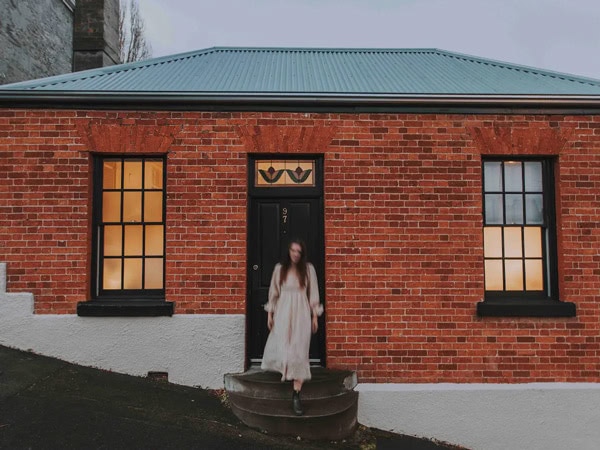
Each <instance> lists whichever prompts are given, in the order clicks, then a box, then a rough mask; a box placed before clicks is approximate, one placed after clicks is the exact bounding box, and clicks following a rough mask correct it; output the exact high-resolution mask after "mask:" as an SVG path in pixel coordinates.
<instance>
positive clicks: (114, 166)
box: [94, 157, 165, 298]
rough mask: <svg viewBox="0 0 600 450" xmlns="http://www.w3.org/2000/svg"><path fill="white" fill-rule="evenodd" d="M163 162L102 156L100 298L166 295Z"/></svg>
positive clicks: (98, 173) (98, 170)
mask: <svg viewBox="0 0 600 450" xmlns="http://www.w3.org/2000/svg"><path fill="white" fill-rule="evenodd" d="M164 164H165V163H164V160H163V159H162V158H155V157H153V158H140V157H134V158H123V157H106V158H98V160H97V161H96V166H95V174H94V175H95V177H96V180H98V181H97V184H96V189H95V199H94V200H95V211H96V213H95V219H94V230H95V236H94V237H95V239H94V252H95V254H94V263H95V273H96V277H95V280H94V281H95V286H94V290H95V296H96V297H100V298H103V297H109V298H110V297H123V296H136V298H138V296H142V298H144V297H145V296H150V297H152V296H160V295H162V294H164V267H165V242H164V236H165V218H164V211H165V188H164Z"/></svg>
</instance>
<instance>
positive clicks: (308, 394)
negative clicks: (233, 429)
mask: <svg viewBox="0 0 600 450" xmlns="http://www.w3.org/2000/svg"><path fill="white" fill-rule="evenodd" d="M311 374H312V379H311V380H310V381H307V382H305V383H304V385H303V386H302V398H305V399H313V398H323V397H328V396H330V395H337V394H339V393H341V392H345V391H351V390H353V389H354V388H355V387H356V384H357V378H356V373H355V372H352V371H349V370H334V369H325V368H323V367H313V368H311ZM225 389H226V390H227V392H236V393H239V394H243V395H245V396H247V397H254V398H280V399H289V398H290V395H291V392H292V382H291V381H284V382H282V381H281V374H279V373H276V372H266V371H262V370H260V369H251V370H249V371H247V372H244V373H243V374H227V375H225Z"/></svg>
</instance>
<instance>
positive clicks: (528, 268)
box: [525, 259, 544, 291]
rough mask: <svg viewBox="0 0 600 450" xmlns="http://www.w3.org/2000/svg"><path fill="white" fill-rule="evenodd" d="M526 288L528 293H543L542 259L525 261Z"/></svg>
mask: <svg viewBox="0 0 600 450" xmlns="http://www.w3.org/2000/svg"><path fill="white" fill-rule="evenodd" d="M525 276H526V280H525V286H526V289H527V290H528V291H541V290H543V289H544V275H543V269H542V260H541V259H529V260H526V261H525Z"/></svg>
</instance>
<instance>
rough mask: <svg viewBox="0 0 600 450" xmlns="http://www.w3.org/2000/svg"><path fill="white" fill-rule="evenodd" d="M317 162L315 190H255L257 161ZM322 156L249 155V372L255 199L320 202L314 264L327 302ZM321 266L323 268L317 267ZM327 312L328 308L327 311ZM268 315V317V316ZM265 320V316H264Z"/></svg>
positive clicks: (323, 337) (323, 350)
mask: <svg viewBox="0 0 600 450" xmlns="http://www.w3.org/2000/svg"><path fill="white" fill-rule="evenodd" d="M269 159H272V160H314V161H315V166H314V167H315V169H314V170H315V183H314V186H307V187H256V186H255V177H256V172H255V161H257V160H269ZM323 160H324V155H323V154H312V153H302V154H293V155H290V154H265V153H250V154H248V166H247V167H248V176H247V180H248V197H247V205H246V206H247V216H246V336H245V349H246V350H245V365H246V368H249V367H250V366H251V365H252V362H251V355H250V354H249V349H250V339H251V338H252V337H251V336H250V318H251V314H250V308H251V302H250V300H251V296H252V281H251V277H252V270H253V269H252V262H251V260H250V259H251V256H252V253H251V252H252V248H251V243H250V227H251V208H252V200H253V199H261V198H262V199H274V200H277V199H281V200H284V199H300V198H313V199H319V202H318V204H319V212H320V217H319V218H318V222H319V223H318V227H319V242H318V246H319V247H320V248H321V251H320V255H318V257H319V258H320V261H319V264H315V265H316V266H317V267H315V269H316V271H317V279H318V281H319V296H320V300H321V303H322V304H323V306H325V305H326V299H325V199H324V195H323V185H324V170H323ZM318 266H320V267H318ZM325 309H326V308H325ZM265 314H266V313H265ZM326 314H327V313H326V311H325V312H324V313H323V315H322V316H321V317H320V318H319V326H320V327H321V330H320V331H321V333H319V340H318V345H319V354H320V356H321V359H320V362H319V365H320V366H323V367H325V366H326V363H327V354H326V334H327V333H326V331H327V330H326V327H325V315H326ZM265 320H266V315H265ZM312 363H313V362H312V361H311V364H312Z"/></svg>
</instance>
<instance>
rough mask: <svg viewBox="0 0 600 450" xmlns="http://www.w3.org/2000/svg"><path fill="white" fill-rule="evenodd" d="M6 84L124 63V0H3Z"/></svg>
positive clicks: (1, 73) (0, 43)
mask: <svg viewBox="0 0 600 450" xmlns="http://www.w3.org/2000/svg"><path fill="white" fill-rule="evenodd" d="M0 11H2V20H0V49H1V50H0V52H1V57H0V84H8V83H16V82H19V81H25V80H30V79H36V78H44V77H49V76H54V75H61V74H65V73H68V72H71V71H73V72H77V71H79V70H86V69H93V68H96V67H103V66H110V65H113V64H117V63H118V62H119V54H118V43H119V34H118V30H119V0H77V2H75V0H49V1H45V2H39V1H36V0H20V1H15V0H0Z"/></svg>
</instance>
